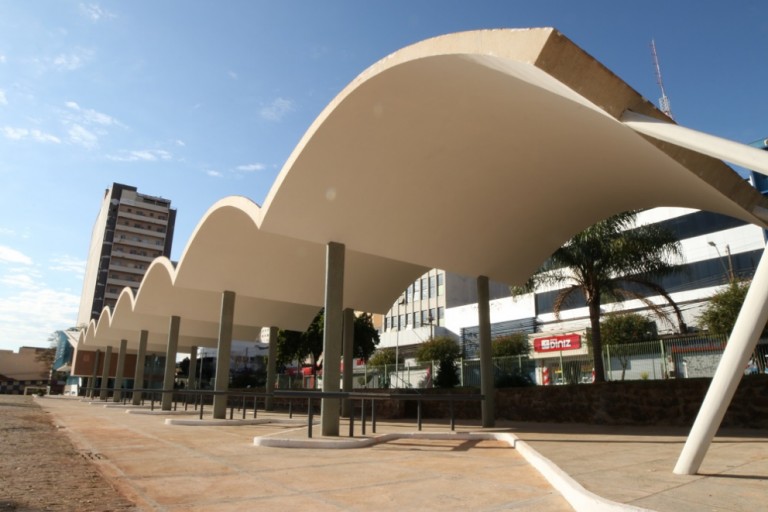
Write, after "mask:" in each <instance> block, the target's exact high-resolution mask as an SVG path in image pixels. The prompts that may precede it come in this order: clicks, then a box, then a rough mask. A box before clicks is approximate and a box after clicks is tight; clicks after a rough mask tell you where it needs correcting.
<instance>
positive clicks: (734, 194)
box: [86, 29, 766, 345]
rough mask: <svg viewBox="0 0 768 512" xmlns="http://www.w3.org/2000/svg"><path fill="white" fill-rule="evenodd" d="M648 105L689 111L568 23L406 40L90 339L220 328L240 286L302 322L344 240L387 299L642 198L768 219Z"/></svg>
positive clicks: (268, 320) (506, 274)
mask: <svg viewBox="0 0 768 512" xmlns="http://www.w3.org/2000/svg"><path fill="white" fill-rule="evenodd" d="M630 111H631V112H637V113H639V114H642V115H644V116H648V117H651V118H655V119H659V120H660V121H663V122H668V123H671V122H672V121H671V120H669V119H667V118H666V117H665V116H664V115H663V114H662V113H661V112H659V111H658V110H657V109H655V107H654V106H653V105H652V104H651V103H649V102H648V101H647V100H645V99H644V98H642V97H641V96H640V95H639V94H638V93H637V92H635V91H634V90H632V89H631V88H630V87H629V86H628V85H626V84H625V83H624V82H622V81H621V80H620V79H619V78H618V77H616V76H615V75H614V74H612V73H611V72H610V71H609V70H607V69H606V68H605V67H604V66H602V65H601V64H600V63H599V62H597V61H596V60H594V59H593V58H592V57H591V56H589V55H588V54H586V53H585V52H584V51H583V50H581V49H580V48H578V47H577V46H576V45H575V44H573V43H572V42H571V41H569V40H568V39H567V38H565V37H564V36H563V35H562V34H560V33H559V32H557V31H556V30H554V29H525V30H483V31H477V32H466V33H460V34H451V35H447V36H442V37H438V38H434V39H430V40H427V41H423V42H421V43H417V44H415V45H413V46H410V47H407V48H404V49H403V50H400V51H398V52H396V53H394V54H392V55H390V56H389V57H387V58H385V59H382V60H381V61H379V62H378V63H376V64H374V65H373V66H372V67H370V68H369V69H368V70H366V71H365V72H363V73H362V74H361V75H360V76H359V77H358V78H357V79H355V80H354V81H353V82H352V83H351V84H350V85H349V86H347V87H346V88H345V89H344V90H343V91H342V92H341V93H340V94H339V95H338V96H337V97H336V98H335V99H334V100H333V101H332V102H331V103H330V104H329V105H328V107H327V108H326V109H325V110H324V111H323V112H322V113H321V115H320V116H319V117H318V118H317V119H316V121H315V122H314V123H313V125H312V126H311V127H310V129H309V130H308V131H307V133H306V134H305V135H304V137H303V138H302V140H301V141H300V143H299V144H298V145H297V147H296V149H295V150H294V152H293V153H292V155H291V157H290V158H289V160H288V162H287V163H286V165H285V166H284V168H283V170H282V171H281V173H280V174H279V176H278V178H277V179H276V181H275V184H274V186H273V187H272V189H271V190H270V193H269V195H268V197H267V200H266V203H265V206H264V208H260V207H259V206H258V205H256V204H255V203H253V202H252V201H250V200H249V199H247V198H244V197H239V196H233V197H227V198H224V199H222V200H220V201H219V202H217V203H216V204H214V205H213V206H212V207H211V208H210V209H209V210H208V212H206V214H205V215H204V216H203V218H202V219H201V220H200V222H199V223H198V226H197V227H196V229H195V231H194V233H193V235H192V237H191V238H190V241H189V242H188V244H187V246H186V248H185V250H184V252H183V254H182V257H181V259H180V261H179V264H178V265H177V267H176V268H174V267H173V265H172V264H171V263H170V261H168V260H166V259H162V258H161V259H159V260H156V261H155V262H154V263H153V264H152V266H151V267H150V270H149V271H148V272H147V274H146V276H145V278H144V280H143V281H142V285H141V287H140V291H139V292H138V294H137V296H136V299H135V301H134V300H133V296H132V294H131V295H130V299H131V300H130V305H131V308H127V306H126V307H125V308H120V307H119V305H118V308H117V309H116V311H115V313H114V315H109V314H108V316H107V317H106V320H107V325H109V326H110V327H109V328H104V329H101V328H99V327H98V326H96V327H94V329H95V330H94V332H93V333H92V334H89V335H88V336H86V344H88V340H89V339H90V340H92V342H95V340H97V339H99V338H102V339H103V340H104V343H111V342H113V341H114V339H119V337H120V336H122V334H123V333H124V332H137V331H138V329H141V328H143V327H141V325H146V324H147V322H154V323H152V325H153V326H155V327H153V328H152V331H153V332H156V333H159V334H162V333H167V325H166V327H165V328H163V325H164V324H167V317H168V316H170V315H172V314H174V315H179V316H181V317H183V320H182V337H183V336H195V338H194V339H195V344H202V345H206V343H202V342H201V341H200V339H201V338H205V339H210V338H208V336H211V335H212V334H211V333H212V332H213V331H214V330H215V329H214V326H215V325H216V324H217V322H218V311H219V307H218V304H219V301H220V297H221V292H222V291H223V290H231V291H234V292H236V293H237V295H238V298H237V301H236V312H235V324H236V325H239V326H242V327H243V328H244V329H245V330H246V331H247V329H248V328H251V327H256V326H262V325H277V326H280V327H284V328H291V329H302V328H304V327H306V325H308V323H309V321H311V317H312V316H314V312H316V311H317V308H318V307H320V306H322V304H323V294H324V270H325V244H326V243H327V242H330V241H334V242H339V243H344V244H345V245H346V246H347V252H346V266H345V267H346V268H345V289H344V305H345V307H352V308H355V309H360V310H365V311H373V312H384V311H386V310H387V309H389V307H390V306H391V304H392V302H393V301H394V299H395V297H397V295H398V294H399V293H401V292H402V290H403V288H404V287H405V286H406V285H407V284H408V283H410V282H412V281H413V280H414V279H415V278H416V277H418V275H420V274H421V273H423V272H424V271H425V270H426V269H427V268H431V267H440V268H444V269H446V270H451V271H454V272H458V273H461V274H464V275H472V276H477V275H485V276H488V277H491V278H493V279H496V280H499V281H502V282H507V283H510V284H517V283H522V282H524V281H525V280H526V279H527V278H528V277H529V276H530V274H531V273H532V272H533V271H534V270H535V269H536V268H537V267H538V266H539V265H540V264H541V262H542V261H543V260H544V259H545V258H547V257H548V256H549V255H550V254H551V253H552V252H553V251H554V250H555V249H556V248H557V247H559V246H560V245H561V244H562V243H564V242H565V241H566V240H567V239H568V238H570V237H571V236H572V235H573V234H574V233H576V232H578V231H580V230H581V229H583V228H585V227H587V226H589V225H591V224H593V223H594V222H597V221H599V220H601V219H603V218H605V217H607V216H609V215H611V214H613V213H617V212H620V211H625V210H628V209H636V208H649V207H654V206H663V205H667V206H687V207H693V208H699V209H704V210H711V211H717V212H720V213H724V214H727V215H731V216H734V217H738V218H741V219H744V220H747V221H749V222H753V223H756V224H760V225H763V226H765V222H764V219H763V218H762V217H761V216H760V215H761V214H760V212H761V211H763V210H762V209H763V208H765V207H766V201H765V199H764V198H763V197H762V196H761V195H760V194H759V193H758V192H757V191H755V190H754V189H753V188H752V187H750V186H748V185H747V184H745V183H744V181H743V179H742V178H741V177H739V176H738V174H736V173H735V172H733V171H732V170H731V169H730V168H729V167H727V166H726V165H725V164H723V163H722V162H721V161H720V160H716V159H713V158H710V157H707V156H704V155H702V154H700V153H696V152H694V151H691V150H687V149H684V148H681V147H679V146H675V145H672V144H669V143H665V142H661V141H658V140H656V139H654V138H649V137H646V136H643V135H640V134H638V133H637V132H635V131H634V130H633V129H632V128H630V127H628V126H627V125H625V124H623V123H622V121H621V118H622V116H624V115H625V114H626V113H627V112H630ZM121 300H124V302H125V301H128V299H123V298H122V297H121ZM129 309H130V312H128V311H129ZM102 316H104V314H103V315H102ZM154 317H156V318H155V319H154V320H153V318H154ZM158 319H159V320H158ZM113 324H114V326H113ZM132 329H135V331H132ZM188 329H189V330H188ZM89 332H90V329H89ZM96 333H100V335H96ZM89 336H90V337H89ZM116 337H117V338H116Z"/></svg>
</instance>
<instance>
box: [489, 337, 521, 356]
mask: <svg viewBox="0 0 768 512" xmlns="http://www.w3.org/2000/svg"><path fill="white" fill-rule="evenodd" d="M528 351H529V348H528V336H527V335H526V334H525V333H522V332H514V333H512V334H507V335H506V336H499V337H498V338H496V339H494V340H493V341H492V342H491V355H492V356H493V357H509V356H519V355H525V354H527V353H528Z"/></svg>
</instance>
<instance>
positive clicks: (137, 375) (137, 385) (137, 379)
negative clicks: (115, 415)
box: [132, 330, 149, 405]
mask: <svg viewBox="0 0 768 512" xmlns="http://www.w3.org/2000/svg"><path fill="white" fill-rule="evenodd" d="M147 338H149V331H144V330H142V331H141V333H140V334H139V351H138V352H137V353H136V371H135V372H134V374H133V389H134V392H133V402H132V403H133V405H141V398H142V396H141V395H142V392H141V391H135V390H136V389H144V363H145V360H146V358H147Z"/></svg>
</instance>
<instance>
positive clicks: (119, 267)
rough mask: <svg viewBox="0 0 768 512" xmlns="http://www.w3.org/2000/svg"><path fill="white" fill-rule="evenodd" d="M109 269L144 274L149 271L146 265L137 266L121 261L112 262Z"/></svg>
mask: <svg viewBox="0 0 768 512" xmlns="http://www.w3.org/2000/svg"><path fill="white" fill-rule="evenodd" d="M109 270H116V271H118V272H127V273H129V274H137V275H140V276H143V275H144V273H145V272H146V271H147V266H146V265H145V266H144V268H136V267H134V266H128V265H123V264H119V263H110V264H109Z"/></svg>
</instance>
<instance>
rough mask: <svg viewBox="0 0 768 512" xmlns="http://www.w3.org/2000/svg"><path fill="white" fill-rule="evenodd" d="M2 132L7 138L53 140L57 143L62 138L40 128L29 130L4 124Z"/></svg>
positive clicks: (39, 140)
mask: <svg viewBox="0 0 768 512" xmlns="http://www.w3.org/2000/svg"><path fill="white" fill-rule="evenodd" d="M2 133H3V135H5V137H6V138H7V139H11V140H22V139H32V140H35V141H37V142H53V143H56V144H59V143H61V139H59V138H58V137H56V136H55V135H51V134H50V133H45V132H42V131H40V130H38V129H32V130H29V129H27V128H16V127H13V126H3V128H2Z"/></svg>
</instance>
